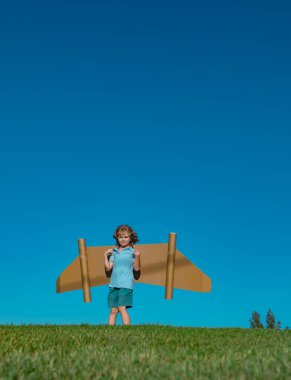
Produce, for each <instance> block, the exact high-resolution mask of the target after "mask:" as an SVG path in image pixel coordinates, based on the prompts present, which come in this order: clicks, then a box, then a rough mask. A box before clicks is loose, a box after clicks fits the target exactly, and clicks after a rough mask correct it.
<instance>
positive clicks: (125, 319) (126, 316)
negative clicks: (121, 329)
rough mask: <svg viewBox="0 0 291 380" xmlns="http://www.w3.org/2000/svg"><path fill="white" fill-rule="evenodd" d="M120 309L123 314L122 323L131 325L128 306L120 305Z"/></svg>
mask: <svg viewBox="0 0 291 380" xmlns="http://www.w3.org/2000/svg"><path fill="white" fill-rule="evenodd" d="M118 310H119V312H120V314H121V318H122V323H123V324H124V325H130V318H129V314H128V312H127V311H126V306H119V307H118Z"/></svg>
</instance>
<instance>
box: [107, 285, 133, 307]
mask: <svg viewBox="0 0 291 380" xmlns="http://www.w3.org/2000/svg"><path fill="white" fill-rule="evenodd" d="M132 299H133V290H132V289H126V288H111V287H109V293H108V307H110V308H112V307H118V306H126V307H132V304H133V303H132Z"/></svg>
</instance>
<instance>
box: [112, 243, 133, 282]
mask: <svg viewBox="0 0 291 380" xmlns="http://www.w3.org/2000/svg"><path fill="white" fill-rule="evenodd" d="M133 252H134V249H133V248H130V247H127V248H124V249H123V250H122V251H121V252H119V251H118V248H114V249H113V252H112V255H111V256H110V258H109V262H114V265H113V271H112V274H111V278H110V284H109V287H110V288H126V289H133V284H134V279H133V263H134V259H135V255H134V254H133Z"/></svg>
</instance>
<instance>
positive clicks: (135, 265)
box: [133, 251, 141, 271]
mask: <svg viewBox="0 0 291 380" xmlns="http://www.w3.org/2000/svg"><path fill="white" fill-rule="evenodd" d="M134 256H135V258H134V263H133V269H134V270H135V271H139V270H140V267H141V265H140V253H139V252H138V251H134Z"/></svg>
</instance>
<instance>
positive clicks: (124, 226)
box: [113, 224, 139, 247]
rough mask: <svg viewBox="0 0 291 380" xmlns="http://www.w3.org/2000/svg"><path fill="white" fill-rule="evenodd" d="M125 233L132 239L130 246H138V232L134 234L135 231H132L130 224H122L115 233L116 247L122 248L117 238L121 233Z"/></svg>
mask: <svg viewBox="0 0 291 380" xmlns="http://www.w3.org/2000/svg"><path fill="white" fill-rule="evenodd" d="M123 231H125V232H127V233H128V235H129V237H130V245H131V246H133V245H134V244H136V243H137V242H138V241H139V239H138V237H137V234H136V232H134V231H133V229H132V228H131V227H130V226H129V225H128V224H121V225H120V226H118V227H117V228H116V230H115V232H114V235H113V238H114V239H115V241H116V245H117V246H118V247H120V245H119V242H118V238H117V237H118V234H119V233H120V232H123Z"/></svg>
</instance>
